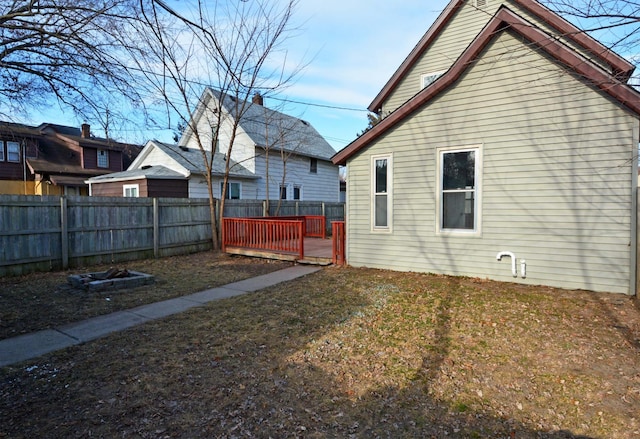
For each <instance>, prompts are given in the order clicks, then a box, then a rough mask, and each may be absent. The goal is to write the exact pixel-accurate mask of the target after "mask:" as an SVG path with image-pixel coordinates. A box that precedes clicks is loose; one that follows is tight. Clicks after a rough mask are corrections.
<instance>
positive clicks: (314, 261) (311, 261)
mask: <svg viewBox="0 0 640 439" xmlns="http://www.w3.org/2000/svg"><path fill="white" fill-rule="evenodd" d="M296 262H297V263H298V264H303V265H320V266H323V267H326V266H327V265H331V264H333V260H332V259H330V258H313V257H307V258H305V259H298V260H297V261H296Z"/></svg>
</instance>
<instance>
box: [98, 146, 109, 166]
mask: <svg viewBox="0 0 640 439" xmlns="http://www.w3.org/2000/svg"><path fill="white" fill-rule="evenodd" d="M108 167H109V151H107V150H104V149H99V150H98V168H108Z"/></svg>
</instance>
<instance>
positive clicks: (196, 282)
mask: <svg viewBox="0 0 640 439" xmlns="http://www.w3.org/2000/svg"><path fill="white" fill-rule="evenodd" d="M288 266H291V263H288V262H281V261H272V260H268V259H259V258H247V257H242V256H229V255H225V254H221V253H217V252H201V253H194V254H191V255H186V256H175V257H169V258H161V259H148V260H142V261H131V262H127V263H126V264H120V265H119V266H118V267H120V268H125V267H126V268H127V269H129V270H134V271H139V272H144V273H148V274H151V275H153V276H154V277H155V283H154V284H151V285H145V286H141V287H136V288H128V289H119V290H115V291H107V292H99V291H86V289H84V288H74V287H72V286H71V285H70V284H69V282H67V276H69V275H70V274H79V273H89V272H100V271H107V270H109V268H111V266H109V265H101V266H94V267H86V268H84V269H74V270H70V271H60V272H53V273H34V274H30V275H26V276H20V277H8V278H0V339H3V338H8V337H14V336H16V335H20V334H24V333H26V332H32V331H37V330H41V329H48V328H53V327H57V326H60V325H63V324H65V323H70V322H75V321H79V320H83V319H86V318H89V317H95V316H98V315H102V314H108V313H111V312H115V311H120V310H123V309H127V308H133V307H136V306H139V305H145V304H148V303H152V302H157V301H160V300H166V299H172V298H174V297H180V296H183V295H185V294H190V293H195V292H198V291H202V290H206V289H209V288H214V287H218V286H221V285H225V284H228V283H231V282H236V281H239V280H243V279H247V278H250V277H254V276H259V275H261V274H266V273H270V272H272V271H275V270H279V269H281V268H285V267H288Z"/></svg>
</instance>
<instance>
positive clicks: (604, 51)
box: [368, 0, 635, 113]
mask: <svg viewBox="0 0 640 439" xmlns="http://www.w3.org/2000/svg"><path fill="white" fill-rule="evenodd" d="M513 1H514V2H515V3H517V4H518V5H520V6H521V7H523V8H524V9H526V10H528V11H529V12H531V13H532V14H533V15H535V16H537V17H538V18H540V19H541V20H542V21H544V22H545V23H547V24H549V25H550V26H551V27H552V28H554V29H556V30H557V31H558V32H560V33H561V34H562V35H564V36H566V37H567V38H569V39H571V40H573V41H574V42H575V43H576V44H578V45H579V46H581V47H582V48H583V49H585V50H586V51H587V52H588V53H590V54H592V55H593V56H594V57H595V58H598V59H600V60H601V61H602V62H604V63H605V64H607V65H608V66H610V68H611V74H612V75H613V76H615V77H616V78H617V79H619V80H621V81H623V82H627V81H628V80H629V78H630V77H631V75H632V74H633V71H634V70H635V66H634V65H633V64H632V63H630V62H629V61H627V60H626V59H624V58H623V57H621V56H620V55H618V54H617V53H615V52H613V51H612V50H610V49H609V48H607V47H605V46H604V45H603V44H601V43H600V42H598V41H597V40H596V39H594V38H592V37H591V36H589V35H588V34H587V33H585V32H584V31H582V30H580V29H578V28H577V27H575V26H574V25H572V24H571V23H569V22H568V21H567V20H565V19H564V18H562V17H561V16H560V15H558V14H556V13H555V12H553V11H551V10H550V9H548V8H546V7H545V6H543V5H541V4H540V3H538V2H537V1H535V0H513ZM463 4H464V1H463V0H452V1H451V2H450V3H449V4H448V5H447V6H446V7H445V9H444V10H443V11H442V13H441V14H440V15H439V16H438V18H437V19H436V21H435V22H434V24H433V25H432V26H431V27H430V28H429V30H428V31H427V33H426V34H425V35H424V36H423V37H422V39H421V40H420V41H419V42H418V44H417V45H416V47H414V49H413V50H412V51H411V53H410V54H409V56H407V58H406V59H405V60H404V62H403V63H402V64H401V65H400V67H399V68H398V69H397V70H396V72H395V73H394V74H393V76H392V77H391V79H390V80H389V81H388V82H387V83H386V84H385V86H384V87H383V89H382V90H381V91H380V93H378V95H377V96H376V97H375V98H374V100H373V101H372V102H371V104H370V105H369V107H368V109H369V111H371V112H374V113H379V111H380V110H381V108H382V104H383V103H384V101H385V100H387V98H388V97H389V95H390V94H391V92H392V91H393V90H394V89H395V88H396V86H397V85H398V84H399V83H400V81H401V80H402V78H404V77H405V75H406V73H407V72H408V71H409V69H411V68H412V67H413V66H414V65H415V64H416V63H417V62H418V60H419V58H420V56H421V55H422V53H424V51H425V50H426V49H427V48H428V47H429V45H430V44H431V42H432V41H433V40H434V39H435V38H436V37H437V36H438V35H439V34H440V32H441V31H442V29H443V28H444V27H445V26H446V25H447V24H448V23H449V20H451V18H452V17H453V15H454V14H455V13H456V11H458V9H460V8H461V7H462V6H463Z"/></svg>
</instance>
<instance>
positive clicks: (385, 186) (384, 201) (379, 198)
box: [371, 155, 392, 232]
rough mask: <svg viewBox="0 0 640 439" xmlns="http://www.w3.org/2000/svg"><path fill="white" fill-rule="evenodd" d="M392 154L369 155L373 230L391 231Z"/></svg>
mask: <svg viewBox="0 0 640 439" xmlns="http://www.w3.org/2000/svg"><path fill="white" fill-rule="evenodd" d="M391 172H392V156H391V155H385V156H373V157H371V195H372V200H371V217H372V228H373V230H374V231H387V232H388V231H391V217H392V212H391V206H392V199H391V196H392V192H391V189H392V173H391Z"/></svg>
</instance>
